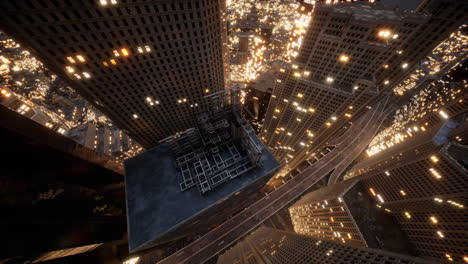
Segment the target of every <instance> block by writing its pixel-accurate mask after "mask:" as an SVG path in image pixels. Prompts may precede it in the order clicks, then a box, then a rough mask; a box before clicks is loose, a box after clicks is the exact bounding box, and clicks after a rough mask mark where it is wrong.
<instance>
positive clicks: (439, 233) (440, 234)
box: [436, 230, 445, 238]
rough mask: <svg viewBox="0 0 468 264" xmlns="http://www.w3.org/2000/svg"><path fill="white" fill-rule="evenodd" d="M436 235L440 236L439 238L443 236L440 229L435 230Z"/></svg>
mask: <svg viewBox="0 0 468 264" xmlns="http://www.w3.org/2000/svg"><path fill="white" fill-rule="evenodd" d="M436 233H437V235H438V236H439V237H440V238H444V237H445V236H444V233H442V231H440V230H438V231H437V232H436Z"/></svg>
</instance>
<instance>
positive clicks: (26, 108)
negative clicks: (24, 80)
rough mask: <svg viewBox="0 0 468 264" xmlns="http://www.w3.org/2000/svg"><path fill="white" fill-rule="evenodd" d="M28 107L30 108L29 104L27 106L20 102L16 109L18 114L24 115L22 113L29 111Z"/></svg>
mask: <svg viewBox="0 0 468 264" xmlns="http://www.w3.org/2000/svg"><path fill="white" fill-rule="evenodd" d="M29 109H30V108H29V106H27V105H25V104H22V105H21V106H20V107H19V108H18V111H17V112H18V113H20V114H22V115H24V114H26V112H28V111H29Z"/></svg>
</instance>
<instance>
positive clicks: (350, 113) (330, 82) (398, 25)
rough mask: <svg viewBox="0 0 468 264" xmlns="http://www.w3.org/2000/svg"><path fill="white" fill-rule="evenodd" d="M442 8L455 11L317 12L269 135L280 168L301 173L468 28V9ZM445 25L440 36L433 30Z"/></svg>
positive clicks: (279, 93) (271, 117)
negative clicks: (466, 21) (301, 167)
mask: <svg viewBox="0 0 468 264" xmlns="http://www.w3.org/2000/svg"><path fill="white" fill-rule="evenodd" d="M439 4H440V5H444V6H445V5H447V8H448V9H449V10H444V11H435V10H434V9H430V8H428V7H424V8H423V7H421V8H420V9H419V10H418V12H411V11H402V10H396V9H389V8H385V7H382V6H377V5H369V4H359V3H348V4H337V5H328V6H327V5H321V4H316V6H315V8H314V11H313V15H312V20H311V22H310V25H309V30H308V32H307V33H306V35H305V37H304V40H303V41H302V42H303V44H302V46H301V49H300V51H299V54H298V56H297V58H296V61H295V62H294V63H292V64H291V65H289V66H286V67H283V68H282V69H281V71H280V74H279V78H278V79H277V84H276V86H275V89H274V90H273V94H272V99H271V100H270V105H269V107H268V111H267V115H266V118H265V124H264V127H263V130H262V132H261V138H262V139H263V140H264V141H265V143H266V144H267V146H268V147H270V148H271V149H272V151H273V154H274V155H275V156H276V157H277V158H278V159H279V161H280V162H282V163H283V164H285V163H286V164H291V168H293V167H295V166H297V165H298V164H299V163H300V162H301V161H302V160H303V159H305V158H307V157H308V156H310V155H312V154H313V152H314V150H316V149H317V148H319V147H320V148H321V147H322V146H323V145H324V144H326V143H327V142H328V140H329V139H330V138H332V137H334V136H337V135H339V134H340V133H341V132H340V131H343V130H344V129H346V128H348V127H349V125H350V122H353V121H355V119H356V118H358V117H359V116H361V115H362V114H363V113H364V112H365V111H367V109H368V108H369V107H370V106H371V104H372V102H373V101H376V100H378V99H379V98H380V97H381V96H382V94H383V93H387V92H390V90H391V88H392V87H393V86H394V85H395V84H396V83H397V82H398V81H400V80H401V79H402V78H403V77H404V76H406V75H407V74H409V72H411V71H410V69H412V68H413V67H414V66H415V65H416V64H417V62H418V61H419V60H420V59H421V58H422V57H423V56H424V55H425V54H427V52H429V51H430V50H432V48H434V47H435V46H436V45H437V44H438V43H439V42H440V41H441V40H443V39H444V38H446V37H447V36H448V35H450V33H451V31H450V30H454V29H456V27H458V26H460V25H461V24H462V23H463V22H464V17H465V15H466V12H464V8H465V7H466V4H464V3H461V1H450V0H434V1H433V4H431V6H432V5H439ZM431 12H432V13H433V14H432V13H431ZM442 20H443V21H444V23H441V24H440V25H437V26H436V27H437V28H438V31H437V34H435V33H433V31H432V30H428V29H427V28H429V27H431V25H432V26H434V24H435V23H436V22H434V21H439V22H440V21H442ZM434 27H435V26H434ZM423 28H424V29H427V30H425V31H424V33H423V35H421V30H422V29H423ZM441 32H442V33H441ZM421 36H422V37H421ZM420 38H421V39H420ZM421 41H422V42H424V43H426V44H427V45H421ZM416 49H417V50H418V52H415V50H416ZM419 50H421V52H419ZM390 69H392V70H391V71H390Z"/></svg>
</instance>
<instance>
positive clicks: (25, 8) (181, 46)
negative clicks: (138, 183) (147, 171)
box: [0, 0, 226, 148]
mask: <svg viewBox="0 0 468 264" xmlns="http://www.w3.org/2000/svg"><path fill="white" fill-rule="evenodd" d="M0 10H1V11H0V13H1V19H0V27H1V28H2V30H4V31H5V32H7V33H8V34H10V35H11V36H13V37H15V39H17V40H18V42H20V43H21V44H23V45H24V46H26V47H28V49H29V50H31V51H32V52H33V53H34V54H35V55H36V56H38V57H39V58H40V59H41V60H42V61H43V62H44V64H45V65H46V66H47V67H48V68H49V69H51V70H52V71H54V72H56V73H57V74H58V75H59V76H60V77H62V78H63V79H64V80H65V81H67V82H68V83H69V84H70V86H72V87H73V88H74V89H76V90H77V91H79V93H80V94H82V95H83V96H84V97H85V98H86V99H87V100H88V101H89V102H91V103H92V104H93V105H94V106H95V107H96V108H97V109H99V110H100V111H102V112H103V113H104V114H106V115H107V116H108V117H109V118H111V119H112V120H113V121H114V123H115V124H116V125H117V126H118V127H119V128H121V129H123V130H124V131H125V132H127V133H128V134H129V135H130V136H131V137H132V138H134V139H135V140H136V141H137V142H138V143H140V144H141V145H143V146H144V147H145V148H149V147H152V146H154V145H156V144H157V142H158V141H159V140H161V139H163V138H165V137H167V136H170V135H173V134H175V133H176V132H179V131H183V130H185V129H187V128H190V127H192V126H193V124H194V121H193V114H192V112H193V108H198V107H200V108H203V107H204V106H203V105H202V100H201V99H202V97H203V96H204V95H206V94H207V93H212V92H216V91H220V90H222V89H224V85H225V73H226V72H225V67H224V60H225V58H226V55H225V53H223V52H224V50H225V47H224V46H223V45H224V44H223V40H224V39H225V36H223V34H224V30H225V26H224V25H223V23H224V20H223V12H224V1H209V0H204V1H197V0H193V1H170V2H168V1H157V2H139V3H127V2H121V1H119V0H99V1H98V0H95V1H89V2H87V3H75V2H47V3H46V2H42V1H15V2H10V1H4V2H2V3H1V4H0Z"/></svg>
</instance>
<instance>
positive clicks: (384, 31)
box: [377, 29, 392, 39]
mask: <svg viewBox="0 0 468 264" xmlns="http://www.w3.org/2000/svg"><path fill="white" fill-rule="evenodd" d="M391 35H392V31H390V30H389V29H381V30H379V32H378V33H377V36H378V37H379V38H382V39H388V38H390V37H391Z"/></svg>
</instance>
